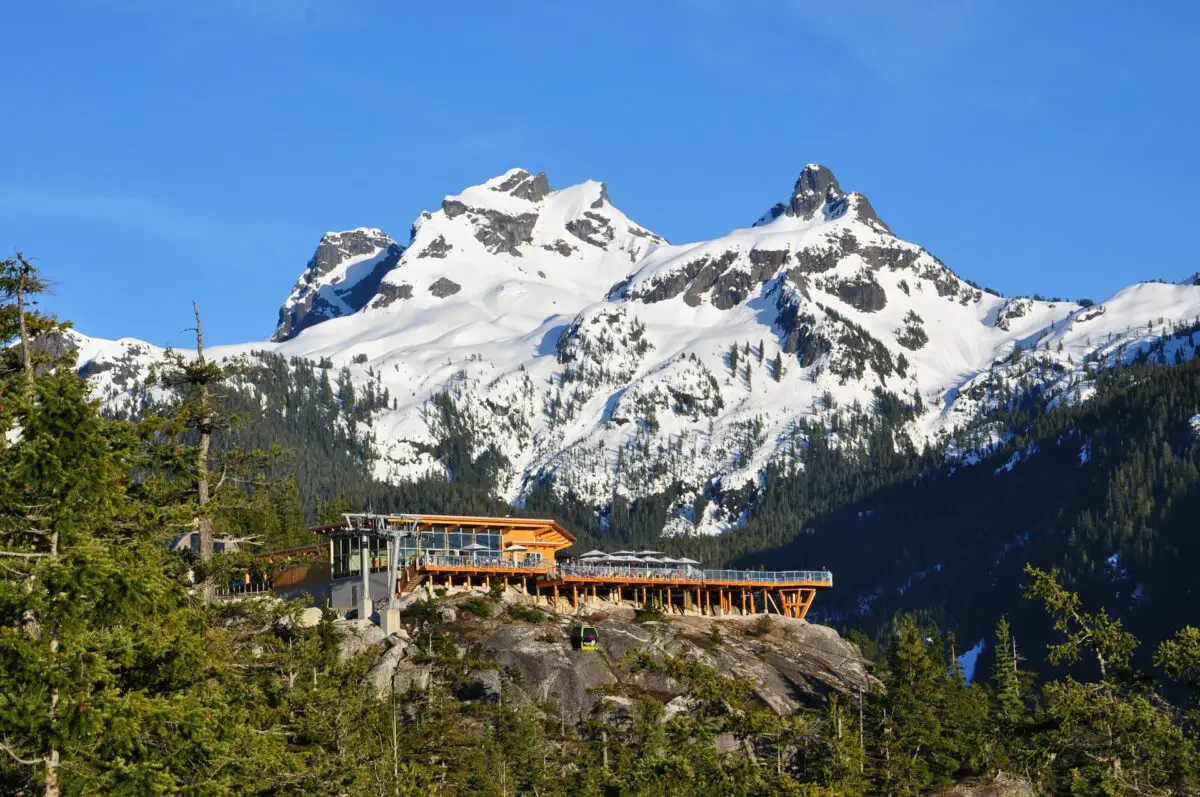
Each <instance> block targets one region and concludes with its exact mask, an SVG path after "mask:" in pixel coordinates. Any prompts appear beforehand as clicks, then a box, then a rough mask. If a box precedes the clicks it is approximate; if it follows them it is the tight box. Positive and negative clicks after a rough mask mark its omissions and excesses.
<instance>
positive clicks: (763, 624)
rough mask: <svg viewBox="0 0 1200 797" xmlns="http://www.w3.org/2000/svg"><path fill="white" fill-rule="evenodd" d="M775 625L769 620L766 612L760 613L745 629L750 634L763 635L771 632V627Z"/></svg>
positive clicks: (769, 617)
mask: <svg viewBox="0 0 1200 797" xmlns="http://www.w3.org/2000/svg"><path fill="white" fill-rule="evenodd" d="M774 627H775V623H774V622H773V621H772V620H771V616H770V615H768V614H760V615H759V616H758V619H757V620H755V621H754V624H753V625H751V626H750V627H749V628H748V629H746V633H747V634H749V635H750V636H765V635H767V634H769V633H771V629H773V628H774Z"/></svg>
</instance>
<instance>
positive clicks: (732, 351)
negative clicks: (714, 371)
mask: <svg viewBox="0 0 1200 797" xmlns="http://www.w3.org/2000/svg"><path fill="white" fill-rule="evenodd" d="M729 372H730V373H731V374H733V375H734V376H737V372H738V345H737V344H736V343H734V344H733V345H732V346H730V347H729Z"/></svg>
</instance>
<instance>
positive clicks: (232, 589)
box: [216, 581, 275, 600]
mask: <svg viewBox="0 0 1200 797" xmlns="http://www.w3.org/2000/svg"><path fill="white" fill-rule="evenodd" d="M274 589H275V586H274V584H273V583H272V582H270V581H252V582H250V583H249V584H239V583H236V582H235V583H233V584H230V585H229V586H228V587H217V590H216V597H217V599H218V600H233V599H235V598H258V597H262V596H264V595H270V594H272V592H273V591H274Z"/></svg>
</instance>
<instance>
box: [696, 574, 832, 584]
mask: <svg viewBox="0 0 1200 797" xmlns="http://www.w3.org/2000/svg"><path fill="white" fill-rule="evenodd" d="M704 580H705V581H751V582H773V581H811V582H814V583H817V584H825V585H827V586H831V587H832V586H833V573H830V572H829V571H828V570H705V571H704Z"/></svg>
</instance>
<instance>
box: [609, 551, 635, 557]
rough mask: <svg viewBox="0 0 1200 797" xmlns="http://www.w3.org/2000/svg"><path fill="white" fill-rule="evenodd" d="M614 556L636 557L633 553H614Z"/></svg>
mask: <svg viewBox="0 0 1200 797" xmlns="http://www.w3.org/2000/svg"><path fill="white" fill-rule="evenodd" d="M613 556H634V552H633V551H614V552H613Z"/></svg>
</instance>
